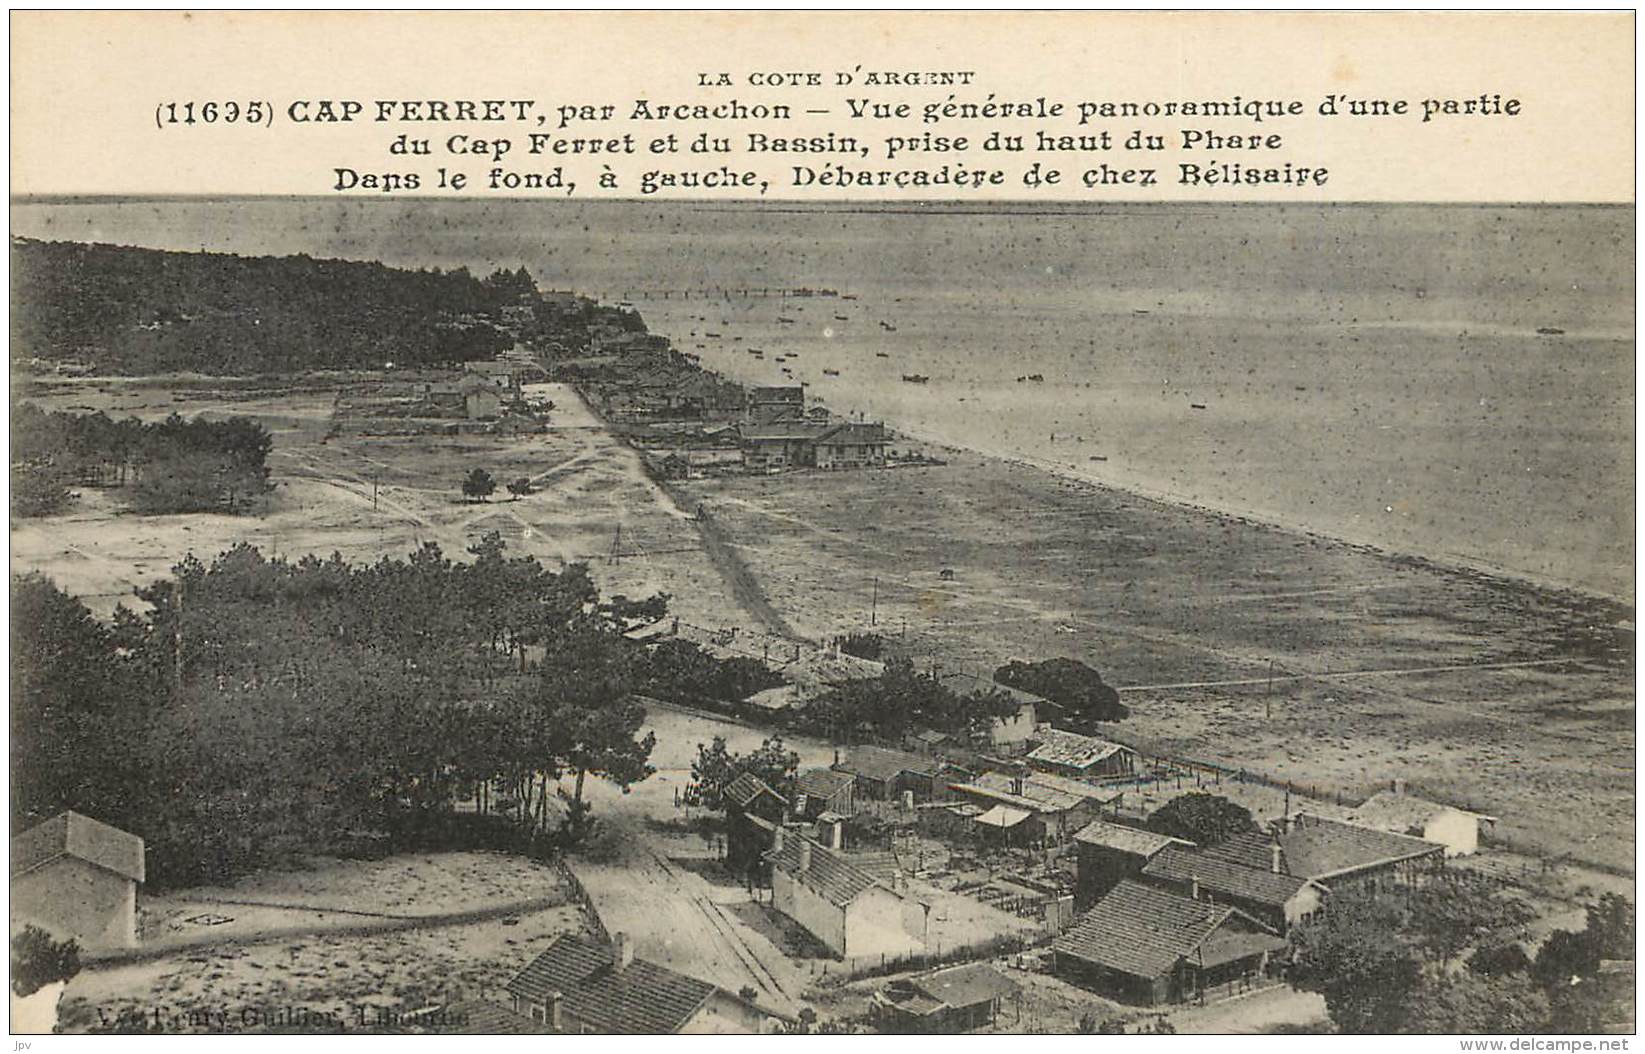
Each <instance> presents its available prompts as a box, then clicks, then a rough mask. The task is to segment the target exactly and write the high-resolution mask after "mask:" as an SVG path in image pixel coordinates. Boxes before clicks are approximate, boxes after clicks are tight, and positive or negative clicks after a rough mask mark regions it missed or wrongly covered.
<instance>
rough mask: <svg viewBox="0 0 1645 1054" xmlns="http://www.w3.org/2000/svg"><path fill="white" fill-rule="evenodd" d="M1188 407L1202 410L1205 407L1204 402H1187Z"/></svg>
mask: <svg viewBox="0 0 1645 1054" xmlns="http://www.w3.org/2000/svg"><path fill="white" fill-rule="evenodd" d="M1188 409H1190V410H1203V409H1205V404H1204V403H1189V404H1188Z"/></svg>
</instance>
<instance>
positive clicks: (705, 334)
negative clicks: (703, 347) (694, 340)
mask: <svg viewBox="0 0 1645 1054" xmlns="http://www.w3.org/2000/svg"><path fill="white" fill-rule="evenodd" d="M703 336H705V337H712V338H713V339H715V340H719V339H720V335H719V334H718V333H704V334H703Z"/></svg>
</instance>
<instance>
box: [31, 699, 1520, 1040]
mask: <svg viewBox="0 0 1645 1054" xmlns="http://www.w3.org/2000/svg"><path fill="white" fill-rule="evenodd" d="M1014 694H1016V695H1017V696H1018V697H1019V699H1020V702H1021V709H1020V710H1019V712H1018V713H1017V714H1015V715H1010V716H1007V717H1003V718H1000V719H998V720H996V721H995V722H994V726H993V728H992V730H991V734H990V736H989V738H988V742H987V744H986V746H983V747H981V748H979V749H972V748H968V747H966V746H964V745H961V744H957V743H955V742H953V741H952V739H951V738H950V737H946V736H942V735H938V734H934V733H918V734H915V735H913V736H912V737H910V742H909V744H908V746H909V749H905V750H899V749H892V748H888V747H880V746H856V747H846V748H842V749H840V750H838V751H836V760H835V761H834V763H833V764H831V765H828V766H825V767H817V768H812V769H807V770H804V771H801V772H799V773H798V774H797V778H795V779H794V781H793V783H792V786H791V788H790V789H789V791H788V793H786V794H785V793H782V792H780V791H778V790H777V789H775V788H773V787H772V786H771V785H770V784H768V783H767V782H766V781H764V780H762V779H761V778H759V777H758V776H756V775H754V774H752V773H750V772H744V773H742V774H741V775H739V776H737V777H736V778H735V779H734V780H732V781H731V782H730V783H729V784H728V785H727V786H726V787H725V788H724V791H723V803H722V804H723V808H724V815H725V828H724V839H723V842H722V843H721V845H722V849H723V860H722V866H723V867H724V868H725V869H726V871H728V872H729V873H730V874H732V875H734V876H735V877H736V879H737V880H738V881H739V882H741V883H744V884H745V885H746V888H747V890H748V891H749V896H750V897H751V898H753V899H754V900H755V901H757V902H763V903H765V904H766V905H767V906H768V907H769V909H770V910H771V911H773V912H775V913H776V914H777V915H779V916H781V917H782V918H783V919H785V920H787V922H788V923H789V924H791V926H792V927H793V929H794V931H795V932H796V933H803V935H804V939H805V940H807V941H808V942H810V943H811V945H812V948H813V949H814V950H815V951H816V953H817V954H820V955H823V956H825V957H827V958H828V959H831V960H833V961H835V962H836V963H837V964H838V968H839V969H842V970H844V971H846V972H848V973H849V972H851V971H852V970H854V969H855V970H857V971H863V970H864V969H865V968H867V969H868V970H870V971H871V970H872V968H873V967H874V966H875V965H876V964H878V965H879V966H880V967H881V968H884V967H885V966H886V964H887V963H890V964H892V965H893V966H895V965H899V964H901V965H904V966H906V967H917V964H920V963H927V964H937V965H936V967H935V968H934V969H927V970H925V971H924V972H915V973H914V974H913V975H911V976H904V977H899V978H897V979H894V980H891V981H888V982H886V983H885V984H883V985H882V986H881V987H880V988H879V990H878V991H877V992H876V993H875V994H874V995H873V997H872V1001H871V1003H870V1008H869V1013H870V1019H871V1020H872V1022H873V1023H874V1024H875V1026H876V1027H879V1028H881V1029H883V1030H886V1031H894V1032H952V1031H964V1030H969V1029H972V1028H976V1027H980V1026H985V1025H988V1024H990V1023H993V1022H995V1021H996V1020H997V1019H999V1016H1000V1015H1001V1014H1007V1015H1009V1014H1011V1013H1013V1007H1014V1005H1015V1004H1016V1001H1017V999H1018V996H1019V994H1020V990H1019V984H1018V982H1017V981H1015V980H1013V979H1012V977H1011V973H1012V971H1010V970H1007V969H1004V968H1003V967H1002V966H1001V965H1000V963H1002V962H1003V960H1001V959H1000V958H999V956H1001V955H1002V954H1004V955H1007V956H1009V955H1010V954H1011V953H1013V952H1015V953H1016V960H1015V961H1016V962H1017V964H1018V965H1019V966H1020V965H1021V963H1022V961H1023V955H1022V953H1023V952H1024V951H1025V950H1029V949H1032V950H1033V952H1034V954H1037V955H1038V957H1039V958H1038V961H1039V962H1040V963H1041V966H1042V968H1043V969H1045V970H1047V971H1048V972H1049V973H1051V974H1052V975H1054V976H1056V977H1058V978H1061V979H1063V980H1065V981H1068V982H1070V983H1072V984H1073V985H1076V986H1078V987H1080V988H1082V989H1086V990H1089V991H1092V992H1094V993H1097V994H1099V995H1102V996H1104V997H1106V998H1108V999H1111V1000H1114V1001H1116V1002H1119V1003H1123V1004H1129V1005H1134V1006H1141V1007H1168V1006H1170V1005H1174V1004H1183V1003H1198V1004H1203V1003H1205V1002H1207V1001H1214V1000H1217V999H1220V998H1225V997H1228V996H1233V995H1238V994H1242V993H1246V992H1251V991H1254V990H1257V989H1260V988H1263V987H1266V986H1272V985H1277V984H1281V983H1283V978H1284V969H1285V955H1286V951H1287V947H1288V942H1287V935H1288V934H1289V933H1290V931H1291V928H1292V927H1294V926H1296V925H1298V924H1300V923H1303V922H1305V921H1306V920H1307V919H1308V918H1309V917H1310V916H1312V915H1313V914H1314V913H1315V912H1317V911H1319V910H1321V909H1322V908H1323V907H1325V906H1326V905H1327V904H1328V903H1329V900H1330V897H1331V896H1332V894H1333V893H1334V892H1336V891H1340V890H1344V889H1349V888H1356V887H1358V888H1363V887H1370V888H1375V889H1398V888H1405V887H1415V886H1418V885H1420V884H1421V883H1423V882H1424V881H1425V880H1427V879H1428V878H1429V877H1430V876H1433V875H1434V874H1436V873H1437V872H1439V871H1440V870H1441V869H1443V868H1444V867H1445V863H1446V860H1447V859H1448V858H1450V857H1455V856H1463V855H1469V854H1472V853H1474V852H1475V851H1476V849H1477V848H1478V846H1479V844H1480V842H1479V838H1480V827H1481V825H1482V824H1489V823H1491V822H1492V818H1491V817H1488V816H1482V815H1479V814H1475V813H1471V812H1468V811H1466V810H1462V809H1459V808H1453V807H1450V806H1446V805H1443V804H1439V803H1435V802H1431V801H1426V800H1423V799H1421V798H1419V797H1417V796H1415V795H1412V794H1409V793H1407V792H1406V789H1405V787H1404V786H1403V784H1402V783H1400V782H1399V781H1395V782H1394V784H1393V785H1392V786H1390V787H1389V788H1387V789H1385V790H1384V791H1382V792H1380V793H1378V794H1376V795H1373V796H1372V797H1371V798H1370V799H1368V800H1366V801H1364V802H1362V803H1360V804H1358V805H1357V806H1351V805H1350V806H1336V805H1333V804H1331V803H1329V802H1315V801H1309V802H1307V803H1306V804H1301V805H1299V807H1298V808H1297V809H1296V810H1295V811H1294V812H1288V813H1287V814H1286V815H1285V816H1283V817H1281V818H1280V819H1278V820H1275V821H1273V822H1272V823H1270V824H1268V825H1267V826H1266V827H1265V828H1263V829H1262V830H1260V831H1255V832H1246V833H1242V834H1238V835H1235V836H1234V837H1231V838H1229V839H1227V840H1226V841H1224V842H1222V843H1221V844H1218V845H1215V846H1210V847H1202V846H1198V845H1195V844H1193V843H1192V842H1190V841H1187V840H1185V839H1181V838H1176V837H1171V836H1167V835H1163V834H1159V833H1155V832H1153V831H1150V830H1148V829H1146V828H1145V827H1144V826H1142V823H1141V816H1142V813H1141V811H1140V810H1139V809H1137V808H1135V807H1131V806H1128V804H1127V797H1128V795H1134V794H1135V793H1136V792H1137V791H1138V790H1139V789H1140V788H1142V787H1144V786H1146V785H1148V784H1151V783H1158V782H1161V781H1162V780H1165V779H1168V778H1170V777H1171V775H1172V774H1173V772H1174V768H1173V767H1174V765H1175V763H1174V762H1173V761H1172V760H1171V759H1167V758H1156V757H1149V756H1147V755H1145V754H1143V753H1142V752H1140V751H1139V750H1137V749H1135V748H1133V747H1131V746H1128V745H1126V744H1123V743H1120V742H1115V741H1112V740H1109V739H1103V738H1098V737H1095V736H1090V735H1083V734H1078V733H1074V732H1069V731H1065V730H1061V729H1057V728H1055V727H1054V726H1053V725H1051V724H1048V723H1046V724H1042V723H1040V722H1039V715H1040V714H1041V713H1053V714H1054V713H1056V712H1057V709H1058V708H1057V707H1056V706H1055V704H1052V703H1050V702H1049V701H1047V700H1043V699H1038V698H1036V697H1034V696H1032V695H1030V694H1029V693H1022V692H1017V693H1014ZM1175 775H1176V776H1177V778H1179V779H1180V775H1181V773H1180V770H1175ZM1230 778H1234V777H1230ZM11 858H12V872H11V883H12V884H11V890H12V905H13V907H12V911H13V916H14V920H16V922H17V923H18V924H29V925H37V926H40V927H42V928H44V929H46V930H48V931H49V932H51V933H55V934H61V935H67V936H71V937H73V938H74V939H75V940H76V941H77V942H79V943H80V944H81V945H82V947H83V948H85V949H87V950H88V951H90V952H91V953H93V954H96V953H98V952H105V953H106V952H109V951H111V950H117V949H132V948H135V947H137V946H138V891H139V887H140V886H141V884H142V882H143V878H144V849H143V841H142V839H141V838H139V837H137V836H136V835H134V834H130V833H127V832H124V831H120V830H117V829H115V828H112V827H109V826H107V825H105V824H102V823H100V822H98V821H96V820H93V819H90V818H88V817H85V816H82V815H79V814H78V813H72V812H71V813H65V814H63V815H60V816H58V817H56V818H54V819H52V820H50V821H48V822H46V823H43V824H41V825H39V826H37V827H34V828H32V829H30V830H28V831H25V832H23V833H21V834H19V835H17V836H16V837H14V838H13V841H12V849H11ZM932 894H936V895H935V896H933V895H932ZM942 894H948V895H949V896H950V897H951V896H953V895H958V896H962V897H966V898H970V899H972V900H974V901H976V902H979V903H981V904H984V905H987V906H988V907H990V908H992V909H993V910H995V911H998V912H1001V913H1004V914H1007V915H1013V916H1016V917H1017V918H1019V919H1021V920H1022V922H1023V925H1022V926H1021V928H1020V929H1018V930H1016V931H1011V932H1008V931H1004V930H1002V931H1001V932H1000V933H999V934H997V935H996V937H995V939H992V940H989V941H986V942H983V943H979V944H974V945H970V946H966V945H959V946H949V947H943V946H942V945H941V944H940V943H939V942H937V941H934V939H933V933H934V924H935V922H936V921H937V920H936V919H934V915H933V913H934V911H935V912H938V913H944V912H949V911H952V910H953V909H952V907H948V906H944V902H943V900H942ZM951 902H952V901H951V900H950V901H949V903H951ZM435 1010H437V1011H438V1012H437V1013H436V1012H434V1011H435ZM1007 1020H1009V1018H1007ZM403 1024H404V1025H405V1027H406V1028H407V1029H411V1030H424V1031H427V1030H432V1031H461V1032H470V1031H473V1032H479V1031H486V1032H495V1031H505V1032H533V1031H542V1032H565V1031H571V1032H602V1033H603V1032H621V1033H633V1032H651V1033H657V1032H750V1031H777V1030H781V1029H783V1028H784V1027H785V1026H792V1024H793V1020H792V1018H791V1017H789V1016H788V1015H785V1014H783V1013H781V1012H778V1011H774V1010H773V1009H771V1008H770V1007H767V1006H763V1005H761V1003H760V1002H759V1000H757V999H756V998H754V996H753V993H752V992H750V991H744V992H741V993H733V992H729V991H726V990H725V989H723V988H721V987H719V986H716V985H715V984H712V983H710V982H707V981H703V980H700V979H698V978H694V977H690V976H687V975H685V974H682V973H680V972H678V971H675V970H672V969H669V968H667V967H665V966H662V965H660V964H656V963H651V962H647V961H645V960H644V959H643V958H637V957H636V956H635V953H634V948H633V945H632V942H630V941H629V939H628V938H627V937H626V936H625V935H623V934H621V933H615V934H611V935H609V937H608V938H607V939H603V940H602V939H599V938H596V937H591V936H587V935H566V936H562V937H560V938H558V939H556V940H555V941H554V943H553V944H552V945H551V946H550V947H549V948H547V949H546V950H545V951H543V952H541V953H540V954H538V955H537V956H536V957H535V958H533V959H532V960H531V961H530V962H527V963H523V964H522V966H521V968H520V970H519V972H518V974H517V975H516V976H515V977H514V978H513V980H511V981H510V982H509V983H508V984H507V985H506V986H505V988H504V990H503V991H502V992H499V993H491V994H489V995H487V996H485V997H483V998H478V999H474V1000H470V1001H468V1002H465V1003H463V1004H461V1005H456V1006H444V1007H439V1008H432V1009H431V1010H430V1011H429V1012H427V1013H425V1014H424V1015H423V1016H422V1017H420V1018H419V1017H416V1016H411V1017H407V1018H406V1019H405V1020H404V1022H403Z"/></svg>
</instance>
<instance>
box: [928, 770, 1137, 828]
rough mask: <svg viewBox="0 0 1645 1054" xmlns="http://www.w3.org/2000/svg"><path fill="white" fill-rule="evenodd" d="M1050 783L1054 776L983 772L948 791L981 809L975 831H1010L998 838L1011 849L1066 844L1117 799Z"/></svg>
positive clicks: (1087, 788) (1091, 789) (1072, 785)
mask: <svg viewBox="0 0 1645 1054" xmlns="http://www.w3.org/2000/svg"><path fill="white" fill-rule="evenodd" d="M1053 780H1059V777H1055V776H1048V775H1046V774H1045V773H1037V772H1036V773H1030V774H1028V775H1026V776H1021V775H1013V774H1010V773H1004V772H986V773H983V774H982V775H981V776H978V777H977V778H976V779H974V780H971V781H969V782H965V783H953V784H950V785H949V790H950V791H952V792H953V793H954V794H955V796H957V797H960V798H965V799H968V800H970V801H972V802H974V803H976V804H977V805H978V806H980V807H982V808H983V809H984V810H986V811H984V812H983V813H982V814H980V815H979V816H978V817H977V819H976V823H977V824H978V826H979V827H981V828H998V829H1000V830H1001V831H1003V830H1005V829H1006V828H1011V829H1013V831H1014V832H1016V833H1013V834H1012V835H1010V836H1007V837H1005V838H1004V839H1003V840H1004V841H1006V842H1008V843H1010V844H1013V845H1018V844H1028V843H1033V842H1041V841H1043V842H1049V843H1052V844H1057V843H1061V842H1065V841H1067V840H1069V839H1070V838H1072V837H1074V835H1075V834H1076V833H1077V832H1078V831H1079V830H1081V829H1082V828H1083V827H1085V826H1086V825H1087V824H1088V823H1090V822H1091V821H1092V820H1095V819H1097V818H1098V816H1100V815H1101V813H1102V811H1103V810H1104V808H1106V807H1108V806H1112V805H1113V804H1114V803H1115V802H1117V801H1119V799H1120V795H1119V794H1118V793H1117V792H1113V791H1105V790H1103V789H1102V788H1100V787H1095V786H1091V785H1089V784H1079V783H1076V782H1075V781H1073V780H1064V781H1061V783H1053V782H1051V781H1053Z"/></svg>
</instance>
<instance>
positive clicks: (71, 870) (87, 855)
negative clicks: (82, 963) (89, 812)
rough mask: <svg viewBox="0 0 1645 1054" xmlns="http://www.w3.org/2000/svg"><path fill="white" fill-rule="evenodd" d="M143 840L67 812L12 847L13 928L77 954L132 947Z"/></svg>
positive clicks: (16, 840)
mask: <svg viewBox="0 0 1645 1054" xmlns="http://www.w3.org/2000/svg"><path fill="white" fill-rule="evenodd" d="M142 882H143V840H142V839H141V838H139V837H137V836H136V835H134V834H128V833H127V832H125V831H122V830H120V829H119V828H118V827H111V826H109V825H108V824H106V823H100V822H98V821H97V820H93V819H92V818H91V817H89V816H82V815H81V814H79V813H77V812H64V813H59V814H58V815H56V816H54V817H52V818H51V819H49V820H47V821H46V822H45V823H42V824H38V825H36V826H34V827H31V828H29V829H28V830H26V831H24V832H23V833H22V834H20V835H17V836H16V837H14V838H13V839H12V840H11V918H12V926H13V928H14V929H15V928H20V927H22V926H25V925H33V926H38V927H40V928H41V929H43V930H45V931H46V932H47V933H50V934H52V935H53V936H54V937H55V938H56V939H58V940H63V939H67V938H73V939H74V940H75V941H77V942H78V943H79V944H80V946H81V947H82V948H86V949H106V948H129V947H132V946H133V945H135V944H136V943H137V887H138V886H139V885H140V884H142Z"/></svg>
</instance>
